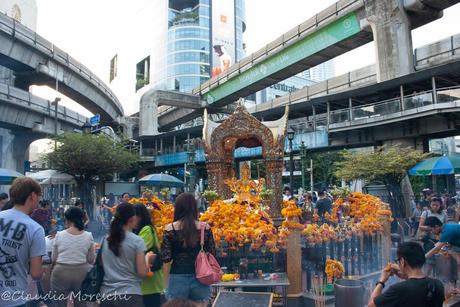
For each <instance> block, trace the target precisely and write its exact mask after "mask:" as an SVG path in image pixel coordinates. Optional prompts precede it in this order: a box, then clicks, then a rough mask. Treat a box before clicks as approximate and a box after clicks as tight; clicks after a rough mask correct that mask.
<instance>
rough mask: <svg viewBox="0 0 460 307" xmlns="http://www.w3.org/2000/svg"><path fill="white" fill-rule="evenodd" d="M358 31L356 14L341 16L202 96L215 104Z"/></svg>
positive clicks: (359, 28)
mask: <svg viewBox="0 0 460 307" xmlns="http://www.w3.org/2000/svg"><path fill="white" fill-rule="evenodd" d="M220 1H221V0H219V2H220ZM223 2H226V1H222V3H223ZM359 32H361V27H360V24H359V19H358V17H357V16H356V14H354V13H352V14H350V15H347V16H344V17H342V18H340V19H338V20H336V21H334V22H332V23H331V24H329V25H327V26H325V27H324V28H322V29H320V30H318V31H316V32H314V33H311V34H310V35H307V36H306V37H305V38H303V39H301V40H300V41H298V42H297V43H295V44H293V45H292V46H289V47H287V48H284V49H282V50H281V51H280V52H278V53H276V54H274V55H272V56H268V57H267V58H266V59H265V60H263V61H262V62H260V63H258V64H256V65H254V66H252V67H251V68H249V69H247V70H245V71H243V72H242V73H240V74H239V75H238V76H235V77H233V78H232V79H230V80H228V81H226V82H225V83H223V84H221V85H219V86H218V87H216V88H214V89H212V90H211V91H209V92H208V93H206V94H205V95H204V98H205V100H206V101H207V102H208V104H212V103H215V102H216V101H219V100H220V99H222V98H225V97H227V96H229V95H231V94H233V93H234V92H237V91H239V90H241V89H243V88H245V87H248V86H250V85H252V84H254V83H256V82H258V81H260V80H262V79H264V78H267V77H270V76H271V75H272V74H275V73H277V72H279V71H281V70H283V69H284V68H286V67H288V66H290V65H293V64H295V63H297V62H300V61H302V60H303V59H305V58H307V57H309V56H311V55H314V54H315V53H317V52H319V51H321V50H323V49H325V48H327V47H329V46H332V45H334V44H336V43H338V42H340V41H342V40H344V39H347V38H349V37H351V36H353V35H355V34H357V33H359Z"/></svg>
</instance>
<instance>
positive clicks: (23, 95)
mask: <svg viewBox="0 0 460 307" xmlns="http://www.w3.org/2000/svg"><path fill="white" fill-rule="evenodd" d="M0 97H1V98H4V99H5V100H6V101H8V102H9V103H12V104H15V105H18V106H20V107H24V108H26V109H28V110H34V111H36V112H39V113H41V114H45V115H47V116H49V117H54V116H55V115H56V114H55V107H54V105H52V104H51V102H50V101H48V100H45V99H42V98H39V97H36V96H33V95H32V94H31V93H29V92H27V91H23V90H20V89H18V88H16V87H13V86H9V85H7V84H1V83H0ZM57 117H58V119H59V120H63V121H66V122H71V123H72V124H74V125H76V126H82V125H83V124H84V123H85V122H86V121H87V117H86V116H83V115H81V114H79V113H77V112H74V111H72V110H69V109H67V108H66V107H63V106H58V112H57Z"/></svg>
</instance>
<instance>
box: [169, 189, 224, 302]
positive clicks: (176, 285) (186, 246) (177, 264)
mask: <svg viewBox="0 0 460 307" xmlns="http://www.w3.org/2000/svg"><path fill="white" fill-rule="evenodd" d="M201 225H203V227H202V231H201ZM201 233H203V235H202V237H203V239H202V240H201ZM201 241H202V242H203V244H200V242H201ZM201 245H202V246H203V248H202V247H201ZM201 250H203V251H204V252H203V253H201V252H200V251H201ZM199 255H200V256H199ZM211 255H215V245H214V239H213V237H212V232H211V229H210V228H209V226H207V225H206V226H205V225H204V224H202V223H200V222H199V221H198V209H197V205H196V201H195V197H194V196H193V194H191V193H182V194H180V195H179V196H178V197H177V199H176V203H175V206H174V222H173V223H172V224H168V225H166V227H165V232H164V234H163V243H162V244H161V257H162V259H163V262H165V263H168V262H171V261H172V264H171V271H170V275H169V283H168V287H167V289H166V298H167V299H168V300H172V299H176V298H184V299H189V300H192V301H194V302H195V304H196V305H197V306H206V305H207V303H208V301H209V298H210V297H211V286H210V282H211V283H212V281H213V280H215V278H217V277H216V276H217V275H216V276H214V277H211V278H210V277H205V278H204V279H203V280H202V281H201V282H200V280H198V278H197V277H199V276H201V275H199V274H200V273H201V272H203V271H205V272H209V271H210V270H208V269H206V268H209V267H211V266H207V265H204V266H203V265H202V264H200V265H198V271H197V270H195V263H196V262H201V260H200V259H203V258H207V259H208V258H211V257H210V256H211ZM212 258H213V257H212ZM210 262H212V263H214V262H213V261H212V260H211V261H208V263H210ZM216 263H217V261H216ZM216 263H214V264H213V266H212V267H213V268H214V270H216V269H215V268H216V266H218V264H217V265H216ZM219 269H220V268H219ZM197 274H198V275H199V276H197ZM205 275H206V276H208V274H205ZM211 275H212V274H211ZM200 279H201V277H200ZM219 279H220V278H219ZM217 281H218V280H217ZM203 282H204V283H203Z"/></svg>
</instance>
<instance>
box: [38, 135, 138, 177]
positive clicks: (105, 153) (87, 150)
mask: <svg viewBox="0 0 460 307" xmlns="http://www.w3.org/2000/svg"><path fill="white" fill-rule="evenodd" d="M55 140H56V141H57V144H58V145H57V148H56V149H55V150H54V151H52V152H50V153H48V154H47V155H46V157H45V159H46V160H47V162H48V163H49V165H50V166H51V167H52V168H53V169H56V170H58V171H61V172H64V173H67V174H70V175H72V176H74V177H75V179H76V180H77V181H79V180H90V181H93V180H95V179H98V178H99V179H105V178H107V177H108V176H110V175H112V174H113V173H115V172H121V171H124V170H126V169H128V168H129V167H131V166H133V165H134V164H135V163H136V161H137V156H136V155H135V154H133V153H131V152H129V151H128V150H127V149H125V148H124V147H123V144H122V143H115V144H114V142H113V140H112V139H111V138H110V137H108V136H106V135H104V134H96V135H95V134H79V133H67V134H63V135H61V136H58V137H57V138H56V139H55Z"/></svg>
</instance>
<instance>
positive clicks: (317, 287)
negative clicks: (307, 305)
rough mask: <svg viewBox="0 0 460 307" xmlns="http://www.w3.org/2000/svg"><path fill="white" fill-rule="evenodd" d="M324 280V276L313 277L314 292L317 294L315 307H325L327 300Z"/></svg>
mask: <svg viewBox="0 0 460 307" xmlns="http://www.w3.org/2000/svg"><path fill="white" fill-rule="evenodd" d="M323 282H324V280H323V276H322V275H321V276H318V275H315V276H314V277H313V292H314V294H315V307H325V306H326V298H325V295H324V291H325V290H324V283H323Z"/></svg>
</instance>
